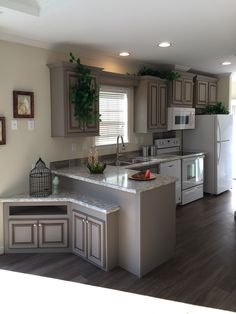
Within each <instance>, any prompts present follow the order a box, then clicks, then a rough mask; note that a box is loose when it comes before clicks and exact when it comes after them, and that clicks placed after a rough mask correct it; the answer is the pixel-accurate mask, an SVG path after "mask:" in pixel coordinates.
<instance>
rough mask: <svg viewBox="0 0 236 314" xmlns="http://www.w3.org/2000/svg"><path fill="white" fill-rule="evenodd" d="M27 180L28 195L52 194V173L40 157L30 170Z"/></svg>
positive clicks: (41, 195) (44, 195)
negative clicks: (28, 184)
mask: <svg viewBox="0 0 236 314" xmlns="http://www.w3.org/2000/svg"><path fill="white" fill-rule="evenodd" d="M29 180H30V196H34V197H46V196H48V195H50V194H52V173H51V170H50V169H49V168H47V167H46V165H45V163H44V162H43V161H42V159H41V158H39V160H38V161H37V162H36V165H35V167H34V168H33V169H32V170H31V172H30V175H29Z"/></svg>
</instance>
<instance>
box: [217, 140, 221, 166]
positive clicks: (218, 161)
mask: <svg viewBox="0 0 236 314" xmlns="http://www.w3.org/2000/svg"><path fill="white" fill-rule="evenodd" d="M218 144H219V145H220V150H219V155H218V156H217V157H218V158H217V163H218V165H219V163H220V157H221V142H219V143H218Z"/></svg>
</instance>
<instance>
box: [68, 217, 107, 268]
mask: <svg viewBox="0 0 236 314" xmlns="http://www.w3.org/2000/svg"><path fill="white" fill-rule="evenodd" d="M72 233H73V237H72V247H73V251H74V253H76V254H78V255H80V256H82V257H84V258H87V259H88V260H89V261H91V262H93V263H95V264H96V265H98V266H101V267H104V266H105V264H104V237H105V234H104V222H103V221H100V220H98V219H95V218H92V217H90V216H85V215H83V214H82V213H79V212H76V211H73V231H72Z"/></svg>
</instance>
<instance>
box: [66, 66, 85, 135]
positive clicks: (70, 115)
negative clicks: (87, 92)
mask: <svg viewBox="0 0 236 314" xmlns="http://www.w3.org/2000/svg"><path fill="white" fill-rule="evenodd" d="M77 77H78V76H77V74H76V73H75V72H69V71H67V72H66V87H65V89H66V110H65V111H66V115H67V116H66V122H67V133H68V134H73V133H75V134H76V133H81V132H83V128H82V125H80V124H79V122H78V121H77V120H76V119H75V117H74V107H73V104H72V101H71V94H70V89H71V87H73V86H75V84H76V80H77Z"/></svg>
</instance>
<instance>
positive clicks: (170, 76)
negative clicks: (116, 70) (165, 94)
mask: <svg viewBox="0 0 236 314" xmlns="http://www.w3.org/2000/svg"><path fill="white" fill-rule="evenodd" d="M137 75H141V76H144V75H151V76H156V77H159V78H161V79H165V80H169V81H174V80H177V79H178V78H180V74H179V73H178V72H175V71H160V70H153V69H151V68H147V67H143V68H141V69H140V70H139V71H138V73H137Z"/></svg>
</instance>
